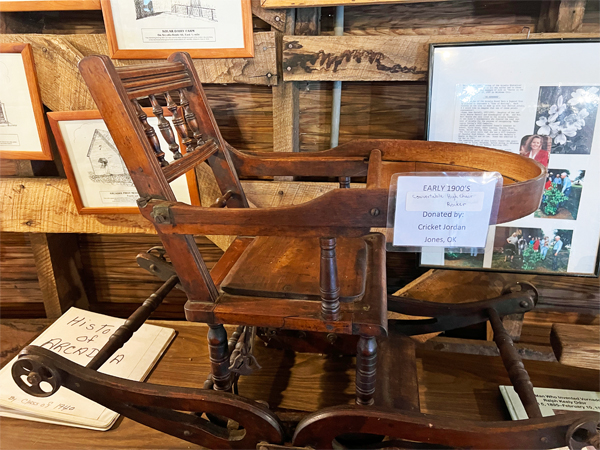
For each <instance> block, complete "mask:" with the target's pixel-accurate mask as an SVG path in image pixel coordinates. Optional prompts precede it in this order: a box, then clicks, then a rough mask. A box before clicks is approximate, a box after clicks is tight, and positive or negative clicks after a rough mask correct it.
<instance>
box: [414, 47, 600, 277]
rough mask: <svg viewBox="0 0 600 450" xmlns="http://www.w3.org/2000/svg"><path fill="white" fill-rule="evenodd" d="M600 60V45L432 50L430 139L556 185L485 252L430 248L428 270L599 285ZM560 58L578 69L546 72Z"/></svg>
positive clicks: (499, 229)
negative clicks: (509, 161)
mask: <svg viewBox="0 0 600 450" xmlns="http://www.w3.org/2000/svg"><path fill="white" fill-rule="evenodd" d="M598 54H600V39H597V38H595V39H570V40H560V41H558V40H542V39H540V40H536V41H531V40H527V41H511V42H506V41H505V42H491V43H490V42H486V43H476V42H473V43H461V44H432V45H431V56H430V68H429V70H430V81H429V88H430V96H429V99H430V100H429V105H428V114H427V116H428V117H427V118H428V123H427V139H428V140H434V141H452V142H460V143H463V144H471V145H478V146H482V147H492V148H497V149H499V150H504V151H508V152H512V153H518V154H520V155H521V156H522V157H524V158H528V159H533V160H535V161H537V162H538V163H539V164H541V165H542V166H544V167H545V168H546V179H545V183H544V189H543V193H542V196H541V198H540V200H539V207H538V208H537V210H535V211H534V212H533V213H532V214H530V215H529V216H527V217H523V218H521V219H518V220H515V221H512V222H509V223H502V224H498V225H493V226H490V228H489V230H488V239H487V243H486V247H485V248H445V249H440V250H435V249H429V248H428V249H427V251H423V252H422V254H421V264H423V265H424V266H433V267H439V266H444V267H450V268H459V269H471V270H498V271H502V272H506V271H515V272H529V273H545V274H547V273H555V274H569V275H573V274H577V275H582V276H598V274H599V272H600V269H599V265H600V208H598V192H600V172H599V170H598V169H599V168H600V137H599V136H598V134H600V123H599V122H600V115H599V114H598V106H599V104H600V79H599V78H598V73H600V59H599V58H597V55H598ZM556 58H564V60H568V61H569V64H568V65H564V66H558V65H556V66H555V65H553V66H552V70H543V71H540V70H539V67H546V66H547V63H548V61H556ZM505 182H506V180H505Z"/></svg>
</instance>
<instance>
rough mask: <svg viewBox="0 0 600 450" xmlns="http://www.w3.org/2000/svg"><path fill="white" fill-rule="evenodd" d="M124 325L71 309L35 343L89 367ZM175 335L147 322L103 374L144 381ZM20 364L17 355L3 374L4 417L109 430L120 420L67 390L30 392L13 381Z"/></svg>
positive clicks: (0, 398)
mask: <svg viewBox="0 0 600 450" xmlns="http://www.w3.org/2000/svg"><path fill="white" fill-rule="evenodd" d="M124 322H125V319H117V318H114V317H109V316H105V315H102V314H97V313H93V312H90V311H84V310H81V309H77V308H71V309H69V310H68V311H67V312H66V313H64V314H63V315H62V316H61V317H60V318H59V319H57V320H56V322H54V323H53V324H52V325H51V326H50V327H48V328H47V329H46V330H45V331H44V332H43V333H42V334H41V335H40V336H38V337H37V338H36V339H35V340H34V341H33V342H32V343H31V345H38V346H40V347H44V348H47V349H49V350H52V351H54V352H56V353H58V354H59V355H61V356H64V357H65V358H67V359H69V360H71V361H74V362H76V363H78V364H81V365H83V366H85V365H86V364H88V363H89V362H90V361H91V360H92V358H93V357H94V356H95V355H96V353H98V351H99V350H100V349H101V348H102V346H103V345H104V344H105V343H106V342H107V341H108V338H109V337H110V336H111V334H113V333H114V332H115V331H116V330H117V328H119V326H121V325H122V324H123V323H124ZM174 337H175V330H172V329H170V328H164V327H157V326H155V325H148V324H144V325H142V327H141V328H140V329H139V330H138V331H137V332H136V333H135V334H134V335H133V337H132V338H131V339H130V340H129V342H127V343H126V344H125V345H124V346H123V347H122V348H121V349H119V350H117V351H116V352H115V354H114V355H113V356H112V357H111V358H110V359H109V360H108V361H107V362H106V363H104V365H103V366H102V367H101V368H100V370H99V372H102V373H105V374H108V375H113V376H117V377H121V378H127V379H129V380H136V381H140V380H143V379H145V378H146V376H147V375H148V374H149V373H150V370H151V369H152V367H154V365H155V364H156V362H157V361H158V359H159V358H160V356H161V355H162V354H163V352H164V351H165V349H166V348H167V346H168V345H169V343H170V342H171V341H172V340H173V338H174ZM15 360H16V357H15V358H14V359H13V360H11V361H9V362H8V364H6V365H5V366H4V367H3V368H2V370H0V416H3V417H12V418H17V419H27V420H33V421H37V422H45V423H52V424H58V425H69V426H73V427H80V428H89V429H92V430H103V431H104V430H108V429H109V428H110V427H111V426H112V425H113V424H114V423H115V421H116V420H117V418H118V417H119V415H118V414H117V413H115V412H113V411H111V410H110V409H108V408H105V407H104V406H102V405H99V404H97V403H95V402H92V401H91V400H88V399H87V398H85V397H83V396H81V395H79V394H76V393H75V392H73V391H71V390H69V389H67V388H65V387H61V388H60V389H59V390H58V392H56V393H55V394H54V395H52V396H50V397H45V398H39V397H33V396H31V395H28V394H26V393H25V392H23V391H22V390H21V389H20V388H19V387H18V386H17V385H16V383H15V382H14V381H13V379H12V375H11V367H12V365H13V363H14V361H15Z"/></svg>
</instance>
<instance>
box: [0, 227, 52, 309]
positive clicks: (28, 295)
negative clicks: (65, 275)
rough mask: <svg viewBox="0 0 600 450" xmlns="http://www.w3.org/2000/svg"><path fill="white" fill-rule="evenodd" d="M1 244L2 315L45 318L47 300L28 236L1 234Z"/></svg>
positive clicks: (0, 295)
mask: <svg viewBox="0 0 600 450" xmlns="http://www.w3.org/2000/svg"><path fill="white" fill-rule="evenodd" d="M1 237H2V241H1V245H0V274H1V277H0V315H1V316H2V317H3V318H4V317H45V316H46V313H45V311H44V299H43V296H42V290H41V289H40V283H39V281H38V277H37V271H36V267H35V259H34V257H33V251H32V250H31V244H30V242H29V236H28V235H27V234H24V233H2V234H1Z"/></svg>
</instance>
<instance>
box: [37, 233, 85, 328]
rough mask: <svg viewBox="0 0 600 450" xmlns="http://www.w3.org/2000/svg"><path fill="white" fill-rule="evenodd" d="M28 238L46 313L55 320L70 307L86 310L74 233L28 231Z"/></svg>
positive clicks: (80, 265)
mask: <svg viewBox="0 0 600 450" xmlns="http://www.w3.org/2000/svg"><path fill="white" fill-rule="evenodd" d="M29 239H30V241H31V248H32V250H33V256H34V258H35V265H36V268H37V273H38V279H39V281H40V289H41V290H42V296H43V298H44V309H45V310H46V316H47V317H48V318H49V319H55V318H57V317H60V316H61V315H62V313H64V312H65V311H66V310H67V309H69V308H70V307H71V306H77V307H79V308H83V309H89V302H88V298H87V294H86V292H85V289H84V286H83V282H82V280H81V275H80V274H81V269H82V264H81V255H80V253H79V244H78V242H77V235H76V234H45V233H30V234H29Z"/></svg>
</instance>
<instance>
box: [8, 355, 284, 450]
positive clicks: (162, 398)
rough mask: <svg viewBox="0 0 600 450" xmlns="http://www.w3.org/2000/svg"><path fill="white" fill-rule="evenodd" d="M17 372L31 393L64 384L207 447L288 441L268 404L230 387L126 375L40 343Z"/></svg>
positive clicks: (243, 446)
mask: <svg viewBox="0 0 600 450" xmlns="http://www.w3.org/2000/svg"><path fill="white" fill-rule="evenodd" d="M12 372H13V378H14V379H15V382H17V383H18V384H19V386H20V387H21V389H23V390H24V391H25V392H27V393H28V394H30V395H34V396H38V397H40V396H42V397H47V396H50V395H52V394H53V393H54V392H56V391H57V390H58V389H59V388H60V387H61V386H62V387H65V388H68V389H70V390H72V391H74V392H77V393H78V394H81V395H83V396H85V397H87V398H89V399H90V400H92V401H95V402H97V403H99V404H101V405H103V406H105V407H107V408H109V409H111V410H113V411H115V412H118V413H119V414H123V415H124V416H126V417H129V418H130V419H133V420H135V421H136V422H139V423H141V424H144V425H147V426H149V427H152V428H154V429H156V430H159V431H162V432H164V433H167V434H170V435H171V436H175V437H178V438H180V439H184V440H186V441H189V442H193V443H195V444H198V445H202V446H205V447H208V448H215V449H216V448H241V449H248V448H255V447H256V444H257V443H258V442H260V441H262V440H268V441H269V442H272V443H276V444H279V443H281V442H282V441H283V429H282V426H281V424H280V423H279V420H278V419H277V417H276V416H275V415H274V414H273V413H272V412H271V411H270V410H269V409H268V408H267V407H266V406H264V405H262V404H260V403H257V402H255V401H252V400H248V399H245V398H243V397H240V396H237V395H233V394H230V393H227V392H217V391H212V390H204V389H194V388H183V387H175V386H161V385H156V384H149V383H140V382H136V381H130V380H124V379H122V378H117V377H113V376H110V375H105V374H102V373H99V372H97V371H95V370H92V369H87V368H84V367H82V366H80V365H79V364H76V363H73V362H71V361H69V360H67V359H65V358H64V357H62V356H60V355H57V354H56V353H54V352H52V351H50V350H47V349H45V348H41V347H36V346H28V347H26V348H25V349H24V350H23V351H22V352H21V354H20V355H19V359H18V360H17V361H16V362H15V363H14V365H13V367H12ZM24 373H28V374H29V375H28V382H29V383H30V384H31V386H29V385H27V384H24V383H23V382H22V381H21V380H20V377H21V375H23V374H24ZM42 381H46V382H50V384H51V385H52V391H51V392H44V391H42V390H41V389H40V388H39V385H40V383H41V382H42ZM182 411H189V412H191V413H192V414H186V413H185V412H182ZM203 412H204V413H207V414H213V415H218V416H222V417H226V418H228V419H232V420H234V421H235V422H237V423H239V425H240V427H239V428H238V429H237V430H230V429H228V428H226V427H221V426H218V425H216V424H215V423H212V422H209V421H208V420H205V419H203V418H201V417H200V415H201V413H203ZM194 413H197V414H194Z"/></svg>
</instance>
